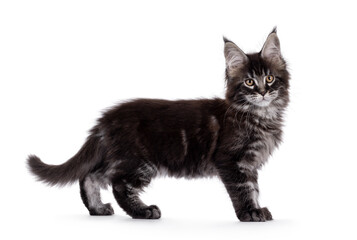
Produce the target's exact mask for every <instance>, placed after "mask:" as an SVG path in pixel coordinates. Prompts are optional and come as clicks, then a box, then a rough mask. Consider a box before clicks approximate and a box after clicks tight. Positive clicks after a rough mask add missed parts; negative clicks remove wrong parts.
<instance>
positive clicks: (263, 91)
mask: <svg viewBox="0 0 357 240" xmlns="http://www.w3.org/2000/svg"><path fill="white" fill-rule="evenodd" d="M259 93H260V95H262V96H263V97H264V95H265V94H266V93H267V90H261V91H259Z"/></svg>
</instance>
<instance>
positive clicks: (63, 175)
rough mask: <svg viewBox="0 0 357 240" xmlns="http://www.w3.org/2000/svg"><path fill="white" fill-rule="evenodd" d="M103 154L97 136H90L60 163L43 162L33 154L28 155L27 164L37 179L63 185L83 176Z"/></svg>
mask: <svg viewBox="0 0 357 240" xmlns="http://www.w3.org/2000/svg"><path fill="white" fill-rule="evenodd" d="M103 154H104V152H103V150H102V148H101V146H100V144H99V138H98V137H94V136H91V137H89V138H88V139H87V142H86V143H85V144H84V145H83V146H82V148H81V149H80V150H79V151H78V153H77V154H76V155H74V156H73V157H72V158H71V159H69V160H68V161H67V162H65V163H63V164H61V165H48V164H45V163H43V162H42V161H41V160H40V158H38V157H37V156H35V155H30V156H29V157H28V159H27V164H28V167H29V170H30V171H31V172H32V173H33V174H34V175H36V176H37V178H38V180H40V181H43V182H45V183H47V184H49V185H51V186H53V185H60V186H64V185H66V184H70V183H73V182H75V181H77V180H78V179H81V178H84V177H85V176H86V175H87V174H88V173H89V172H90V171H91V170H93V169H94V168H95V166H96V165H97V164H98V163H100V162H101V161H102V160H103Z"/></svg>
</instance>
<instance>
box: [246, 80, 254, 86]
mask: <svg viewBox="0 0 357 240" xmlns="http://www.w3.org/2000/svg"><path fill="white" fill-rule="evenodd" d="M245 84H246V85H247V86H248V87H251V86H253V85H254V80H253V79H247V80H245Z"/></svg>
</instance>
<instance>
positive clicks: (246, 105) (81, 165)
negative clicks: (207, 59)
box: [28, 30, 289, 221]
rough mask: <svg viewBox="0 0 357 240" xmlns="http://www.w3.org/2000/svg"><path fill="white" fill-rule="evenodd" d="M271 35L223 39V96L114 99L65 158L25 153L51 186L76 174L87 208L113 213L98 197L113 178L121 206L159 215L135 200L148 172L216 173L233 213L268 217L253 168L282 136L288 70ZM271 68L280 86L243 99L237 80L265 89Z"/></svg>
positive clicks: (151, 174) (95, 212) (133, 214)
mask: <svg viewBox="0 0 357 240" xmlns="http://www.w3.org/2000/svg"><path fill="white" fill-rule="evenodd" d="M271 34H273V35H271V36H269V37H268V40H267V42H266V44H265V45H264V48H263V50H264V51H263V52H260V53H254V54H245V53H244V52H243V51H242V50H240V49H239V48H238V47H237V46H236V45H235V44H234V43H233V42H231V41H229V40H227V39H225V44H226V45H225V57H226V64H227V69H226V80H227V81H226V82H227V91H226V98H225V99H219V98H216V99H200V100H179V101H167V100H160V99H138V100H134V101H129V102H126V103H123V104H120V105H117V106H115V107H113V108H111V109H109V110H108V111H106V112H105V113H104V114H103V116H102V117H101V118H100V119H99V120H98V122H97V124H96V126H94V127H93V128H92V130H91V131H90V135H89V137H88V138H87V140H86V142H85V143H84V145H83V146H82V148H81V149H80V150H79V151H78V153H77V154H75V155H74V156H73V157H72V158H71V159H69V160H68V161H67V162H65V163H63V164H61V165H57V166H55V165H47V164H45V163H43V162H42V161H41V160H40V159H39V158H38V157H36V156H34V155H31V156H29V158H28V166H29V169H30V171H31V172H32V173H33V174H35V175H36V176H37V177H38V179H39V180H41V181H44V182H46V183H48V184H49V185H65V184H70V183H73V182H75V181H77V180H78V181H79V185H80V194H81V197H82V200H83V203H84V205H85V206H86V207H87V209H88V211H89V213H90V214H91V215H112V214H114V211H113V208H112V207H111V205H110V204H109V203H106V204H105V203H103V202H102V200H101V196H100V189H101V188H107V187H108V186H110V185H111V186H112V191H113V195H114V197H115V199H116V201H117V203H118V204H119V206H120V207H121V208H122V209H123V210H124V211H125V212H126V213H127V214H128V215H129V216H131V217H132V218H139V219H159V218H160V217H161V211H160V209H159V207H157V206H156V205H147V204H145V203H144V202H143V201H142V200H141V199H140V192H142V191H143V189H144V188H145V187H146V186H148V185H149V184H150V182H151V180H152V179H153V178H155V177H159V176H170V177H177V178H179V177H184V178H188V179H191V178H199V177H213V176H218V177H219V178H220V179H221V180H222V182H223V183H224V185H225V187H226V189H227V192H228V194H229V196H230V198H231V201H232V205H233V207H234V210H235V212H236V215H237V217H238V219H240V220H241V221H268V220H272V215H271V213H270V212H269V210H268V209H267V208H261V207H260V204H259V200H258V199H259V186H258V170H259V169H260V168H261V166H262V165H264V164H265V163H266V161H267V160H268V158H269V156H270V155H271V154H272V153H273V151H274V149H275V148H276V147H277V146H278V144H279V143H280V142H281V139H282V122H283V114H284V110H285V108H286V106H287V104H288V102H289V95H288V89H289V73H288V72H287V70H286V69H285V68H284V69H281V67H282V66H283V65H282V63H284V64H285V61H284V60H283V59H282V57H281V55H280V44H279V41H278V39H277V36H276V31H275V30H274V31H273V32H272V33H271ZM262 56H263V57H264V58H263V57H262ZM269 56H273V58H271V59H269ZM272 59H275V60H277V61H278V62H274V61H275V60H272ZM277 66H278V67H279V68H278V67H277ZM284 66H285V65H284ZM275 72H278V73H279V82H277V83H276V84H278V85H276V86H274V88H275V87H276V89H271V90H274V91H279V92H278V94H276V93H273V91H271V94H272V96H271V98H274V99H271V102H270V103H269V104H268V105H266V106H265V105H264V106H256V105H255V104H254V103H252V102H250V101H247V96H248V94H252V91H255V90H253V89H250V90H249V91H248V90H247V89H246V88H245V87H242V81H243V80H244V79H245V78H246V77H247V76H249V77H252V78H254V79H255V83H256V84H257V85H259V89H258V90H259V91H260V92H261V93H262V91H263V92H264V91H265V90H267V89H269V86H264V84H265V82H262V81H264V79H265V77H266V75H267V74H271V73H275ZM272 88H273V87H272ZM254 89H255V88H254ZM254 94H258V93H254ZM269 94H270V93H269Z"/></svg>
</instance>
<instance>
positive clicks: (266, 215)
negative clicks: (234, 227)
mask: <svg viewBox="0 0 357 240" xmlns="http://www.w3.org/2000/svg"><path fill="white" fill-rule="evenodd" d="M238 218H239V220H240V221H242V222H265V221H270V220H273V217H272V215H271V213H270V211H269V210H268V208H266V207H265V208H257V209H252V210H248V211H243V212H241V213H240V214H239V215H238Z"/></svg>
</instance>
